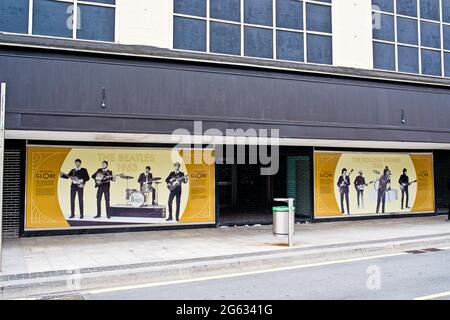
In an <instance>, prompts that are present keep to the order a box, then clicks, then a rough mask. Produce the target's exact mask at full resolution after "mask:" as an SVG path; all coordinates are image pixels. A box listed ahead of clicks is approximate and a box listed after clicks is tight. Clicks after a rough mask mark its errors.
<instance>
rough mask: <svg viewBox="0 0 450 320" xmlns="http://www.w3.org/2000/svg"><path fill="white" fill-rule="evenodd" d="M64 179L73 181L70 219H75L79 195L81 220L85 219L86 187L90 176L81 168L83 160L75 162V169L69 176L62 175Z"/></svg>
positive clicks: (62, 173)
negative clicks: (76, 197) (76, 201)
mask: <svg viewBox="0 0 450 320" xmlns="http://www.w3.org/2000/svg"><path fill="white" fill-rule="evenodd" d="M60 177H61V178H63V179H71V180H72V183H71V185H70V219H73V218H75V196H76V195H77V193H78V205H79V207H80V219H83V218H84V202H83V196H84V186H85V184H86V182H88V181H89V174H88V172H87V170H86V169H85V168H82V167H81V160H80V159H76V160H75V168H74V169H72V170H70V172H69V173H68V174H65V173H64V172H61V173H60Z"/></svg>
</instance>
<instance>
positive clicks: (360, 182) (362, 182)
mask: <svg viewBox="0 0 450 320" xmlns="http://www.w3.org/2000/svg"><path fill="white" fill-rule="evenodd" d="M354 185H355V189H356V198H357V199H358V207H360V206H364V187H365V186H366V179H365V178H364V177H363V176H357V177H356V178H355V181H354ZM360 186H363V189H361V190H360V189H359V188H358V187H360Z"/></svg>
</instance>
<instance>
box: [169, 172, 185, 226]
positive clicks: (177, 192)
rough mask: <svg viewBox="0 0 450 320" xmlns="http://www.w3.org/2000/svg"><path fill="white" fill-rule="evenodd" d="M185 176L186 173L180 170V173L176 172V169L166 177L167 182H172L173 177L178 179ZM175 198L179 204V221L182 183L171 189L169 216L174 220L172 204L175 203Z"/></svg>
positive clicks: (178, 218)
mask: <svg viewBox="0 0 450 320" xmlns="http://www.w3.org/2000/svg"><path fill="white" fill-rule="evenodd" d="M181 177H184V173H183V172H181V171H179V172H178V173H175V171H172V172H171V173H170V174H169V176H168V177H167V178H166V183H170V182H171V180H172V179H177V178H181ZM174 198H175V203H176V206H177V210H176V215H175V217H176V219H177V221H179V220H180V202H181V183H180V184H179V185H178V186H176V187H175V189H173V190H172V191H170V194H169V201H168V206H169V218H168V220H172V204H173V199H174Z"/></svg>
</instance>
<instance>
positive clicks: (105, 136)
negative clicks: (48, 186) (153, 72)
mask: <svg viewBox="0 0 450 320" xmlns="http://www.w3.org/2000/svg"><path fill="white" fill-rule="evenodd" d="M5 138H6V139H11V140H42V141H75V142H83V141H86V142H123V143H165V144H167V143H173V144H178V143H192V144H194V143H198V144H217V145H221V144H250V145H253V144H267V143H279V144H280V145H281V146H310V147H333V148H373V149H394V150H401V149H411V150H450V144H449V143H429V142H409V141H364V140H358V141H357V140H324V139H288V138H281V139H279V140H278V141H277V140H276V139H275V140H274V139H273V138H270V137H269V138H262V139H261V138H258V137H253V138H247V139H236V138H235V137H226V136H222V137H220V136H207V135H206V136H194V135H192V136H186V135H176V134H174V135H169V134H137V133H107V132H104V133H100V132H67V131H66V132H63V131H58V132H57V134H55V132H54V131H30V130H6V132H5Z"/></svg>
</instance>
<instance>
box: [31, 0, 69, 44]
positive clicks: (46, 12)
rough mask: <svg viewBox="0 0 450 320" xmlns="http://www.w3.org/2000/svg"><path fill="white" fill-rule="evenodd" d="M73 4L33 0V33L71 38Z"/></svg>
mask: <svg viewBox="0 0 450 320" xmlns="http://www.w3.org/2000/svg"><path fill="white" fill-rule="evenodd" d="M73 14H74V10H73V4H71V3H67V2H59V1H54V0H34V2H33V34H36V35H41V36H54V37H65V38H73V26H72V22H73V20H74V19H73V18H72V17H73Z"/></svg>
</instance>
